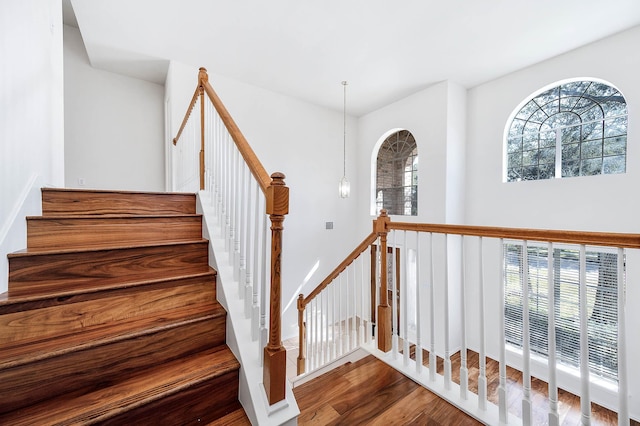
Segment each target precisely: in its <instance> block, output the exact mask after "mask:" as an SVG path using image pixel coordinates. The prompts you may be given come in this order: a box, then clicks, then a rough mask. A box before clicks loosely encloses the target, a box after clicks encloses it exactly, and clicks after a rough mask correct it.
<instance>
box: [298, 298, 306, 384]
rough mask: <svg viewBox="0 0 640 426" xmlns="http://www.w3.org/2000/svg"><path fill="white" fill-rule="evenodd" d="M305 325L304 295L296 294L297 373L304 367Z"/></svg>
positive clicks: (302, 370) (302, 371)
mask: <svg viewBox="0 0 640 426" xmlns="http://www.w3.org/2000/svg"><path fill="white" fill-rule="evenodd" d="M306 354H307V325H306V324H305V323H304V296H303V295H299V296H298V375H300V374H302V373H304V370H305V369H306Z"/></svg>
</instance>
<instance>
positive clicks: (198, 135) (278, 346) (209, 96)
mask: <svg viewBox="0 0 640 426" xmlns="http://www.w3.org/2000/svg"><path fill="white" fill-rule="evenodd" d="M194 111H198V112H199V114H194ZM173 144H174V145H176V148H177V155H176V156H175V160H174V161H175V162H174V170H175V171H176V173H175V182H174V187H175V189H176V190H180V191H191V190H198V189H200V190H204V191H205V193H206V194H208V196H209V200H210V202H211V205H212V206H213V207H214V209H215V213H216V215H217V218H218V222H219V223H220V224H221V228H222V234H223V237H224V239H225V245H226V248H227V249H228V251H229V252H231V253H232V255H231V256H230V262H231V263H232V266H233V270H234V278H235V279H237V280H238V283H239V285H240V288H239V295H240V297H241V298H244V301H245V303H244V306H245V314H246V317H247V318H251V319H252V338H253V339H254V340H258V341H259V342H260V347H261V348H262V347H264V349H263V354H262V355H263V358H262V361H263V384H264V387H265V391H266V394H267V399H268V401H269V404H271V405H273V404H275V403H276V402H278V401H281V400H283V399H284V398H285V380H286V376H285V372H286V350H285V348H284V346H283V345H282V340H281V290H280V288H281V275H280V264H281V255H282V231H283V222H284V218H285V215H286V214H288V211H289V188H288V187H287V186H286V185H285V182H284V177H285V176H284V175H283V174H282V173H277V172H276V173H273V174H271V176H269V174H268V173H267V171H266V170H265V169H264V167H263V165H262V163H261V162H260V160H259V159H258V158H257V156H256V154H255V153H254V152H253V150H252V149H251V147H250V146H249V143H248V142H247V140H246V139H245V137H244V136H243V134H242V132H241V131H240V130H239V129H238V126H237V125H236V123H235V122H234V120H233V119H232V118H231V116H230V114H229V112H228V111H227V109H226V108H225V106H224V105H223V104H222V102H221V101H220V98H218V96H217V94H216V93H215V91H214V90H213V88H212V87H211V84H210V83H209V79H208V75H207V71H206V70H205V69H204V68H200V72H199V74H198V84H197V87H196V90H195V92H194V94H193V97H192V99H191V102H190V104H189V107H188V109H187V113H186V114H185V117H184V120H183V121H182V124H181V126H180V129H179V130H178V133H177V135H176V137H175V138H174V140H173ZM267 215H268V217H269V219H270V222H271V226H270V229H271V234H270V236H269V235H267V234H268V228H267V221H266V218H267ZM268 240H269V241H271V249H270V250H266V244H267V241H268ZM267 273H268V274H269V277H270V281H269V283H268V285H267V282H266V275H267ZM267 293H268V294H269V297H268V301H267ZM267 309H268V311H269V312H268V315H267ZM267 317H268V319H269V324H268V325H267V324H266V318H267ZM267 335H268V341H267V338H266V336H267Z"/></svg>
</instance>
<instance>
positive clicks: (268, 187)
mask: <svg viewBox="0 0 640 426" xmlns="http://www.w3.org/2000/svg"><path fill="white" fill-rule="evenodd" d="M205 93H206V94H207V96H208V97H209V100H210V101H211V103H212V104H213V106H214V108H215V109H216V111H217V113H218V116H219V117H220V119H221V120H222V122H223V124H224V125H225V127H226V129H227V132H228V133H229V135H230V136H231V138H232V139H233V141H234V143H235V145H236V148H237V149H238V151H239V152H240V154H241V155H242V158H243V159H244V161H245V163H246V165H247V166H248V168H249V170H250V171H251V174H252V175H253V177H254V178H255V179H256V181H257V182H258V185H259V186H260V189H261V190H262V192H263V194H264V196H265V213H266V214H268V215H269V218H270V220H271V265H270V266H271V271H270V276H271V282H270V290H269V291H270V295H269V302H270V306H269V309H270V311H269V312H270V314H269V341H268V343H267V345H266V346H265V347H264V360H263V361H264V362H263V369H262V371H263V386H264V389H265V392H266V394H267V400H268V401H269V404H271V405H273V404H275V403H277V402H279V401H282V400H283V399H284V398H285V390H286V362H287V361H286V349H285V348H284V346H283V345H282V338H281V334H282V333H281V328H282V325H281V318H282V312H281V299H282V292H281V286H282V283H281V279H282V278H281V262H282V260H281V259H282V240H283V238H282V231H283V229H284V226H283V223H284V219H285V216H286V215H287V214H288V213H289V188H288V187H287V186H286V184H285V182H284V178H285V176H284V174H282V173H279V172H276V173H273V174H272V175H271V176H269V174H268V173H267V171H266V170H265V168H264V167H263V165H262V163H261V162H260V160H259V159H258V157H257V156H256V154H255V152H254V151H253V149H252V148H251V146H249V143H248V142H247V140H246V139H245V137H244V135H243V134H242V132H241V131H240V129H239V128H238V126H237V125H236V123H235V121H234V120H233V118H231V115H230V114H229V111H227V109H226V107H225V106H224V104H223V103H222V101H221V100H220V98H219V97H218V95H217V94H216V92H215V91H214V90H213V87H211V84H209V76H208V74H207V70H206V69H205V68H200V70H199V73H198V86H197V87H196V90H195V93H194V94H193V97H192V98H191V103H190V104H189V108H188V110H187V113H186V115H185V117H184V120H183V121H182V125H181V126H180V130H179V131H178V134H177V135H176V137H175V138H174V139H173V144H174V145H176V144H177V142H178V140H179V139H180V135H181V134H182V131H183V130H184V128H185V127H186V125H187V122H188V121H189V118H190V116H191V113H192V111H193V109H194V107H195V104H196V102H197V99H198V96H200V153H199V160H200V161H199V163H200V189H201V190H204V189H205V137H206V136H205V135H206V132H205V130H206V129H205V103H204V96H205Z"/></svg>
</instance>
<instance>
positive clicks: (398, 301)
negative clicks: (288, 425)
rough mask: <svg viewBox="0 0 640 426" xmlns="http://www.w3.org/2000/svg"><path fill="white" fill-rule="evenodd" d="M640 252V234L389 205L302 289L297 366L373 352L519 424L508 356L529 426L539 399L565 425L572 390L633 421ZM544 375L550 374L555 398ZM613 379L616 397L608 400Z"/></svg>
mask: <svg viewBox="0 0 640 426" xmlns="http://www.w3.org/2000/svg"><path fill="white" fill-rule="evenodd" d="M639 248H640V235H638V234H614V233H595V232H571V231H549V230H534V229H514V228H497V227H478V226H458V225H433V224H418V223H400V222H392V221H391V220H390V219H389V217H387V215H386V214H385V212H384V211H382V214H381V216H380V217H378V218H377V219H376V220H374V221H373V232H372V234H370V235H369V236H368V237H367V238H365V239H364V240H363V242H362V243H361V244H360V245H359V246H358V247H357V248H356V249H355V250H354V251H353V252H352V253H351V254H350V255H349V256H348V257H347V258H346V259H345V261H344V262H342V264H341V265H340V266H339V267H338V268H336V269H335V270H334V271H333V272H332V273H331V274H330V275H329V276H328V277H327V278H326V279H325V280H323V281H322V283H321V284H320V285H319V286H318V287H317V288H316V289H315V290H314V291H313V292H311V293H310V294H309V295H308V296H307V297H304V296H303V295H300V297H299V299H298V313H299V315H298V317H299V327H300V336H299V340H300V345H299V348H300V349H299V351H300V352H299V356H298V374H309V373H311V372H313V371H315V370H318V369H320V368H321V367H323V366H326V365H327V364H330V363H332V362H334V361H335V360H336V359H337V358H340V357H341V356H342V355H344V354H346V353H348V352H349V351H352V350H354V349H356V348H364V349H366V350H369V351H370V352H372V353H374V354H376V355H378V356H380V357H381V358H382V359H384V360H385V361H386V362H388V363H389V364H391V365H392V366H394V367H396V368H397V369H398V370H400V371H402V372H403V373H405V374H407V375H409V376H411V377H412V378H414V379H415V380H416V381H418V382H419V383H422V384H423V385H425V386H426V387H428V388H430V389H431V390H433V391H435V392H436V393H438V394H440V395H441V396H442V397H444V398H446V399H448V400H449V401H450V402H452V403H454V404H455V405H457V406H458V407H460V408H461V409H462V410H464V411H466V412H467V413H469V414H471V415H473V416H475V417H476V418H478V419H479V420H481V421H483V422H485V423H487V424H498V423H500V424H509V423H519V421H520V420H519V419H516V420H514V419H515V417H511V418H510V416H509V415H508V411H509V406H510V405H511V409H513V405H514V404H512V401H513V398H514V396H513V394H511V395H510V394H509V393H510V391H511V387H510V386H508V381H507V365H509V368H511V367H513V368H516V369H517V370H519V371H521V375H522V397H521V398H519V399H521V401H519V403H518V404H517V405H518V409H517V410H515V411H516V412H517V415H516V416H517V417H520V418H521V419H522V424H525V425H529V424H533V423H535V421H534V419H533V414H534V409H535V412H536V413H539V412H540V410H543V411H547V412H548V416H547V417H548V420H546V421H548V423H549V424H550V425H558V424H559V423H560V411H559V403H558V388H559V387H562V388H563V389H566V390H569V391H570V392H572V393H574V394H576V395H578V396H579V398H580V406H581V416H582V419H581V420H582V424H589V422H590V419H591V401H592V399H595V400H598V401H594V402H597V403H599V404H601V405H605V406H606V405H608V406H609V407H611V408H613V409H614V410H615V411H617V412H618V423H619V424H620V425H628V424H629V407H628V397H629V395H628V383H627V355H626V342H627V339H628V338H629V336H627V333H626V322H625V309H626V306H625V298H626V297H625V286H626V279H627V261H628V259H633V260H637V259H638V254H640V252H639V251H638V249H639ZM474 352H475V353H477V359H478V361H477V365H473V366H472V365H471V364H470V362H471V361H470V359H468V356H467V354H468V353H471V354H473V353H474ZM453 358H455V362H453V363H452V359H453ZM474 360H475V357H474ZM494 360H495V361H497V363H498V365H499V368H498V370H499V374H498V375H499V379H498V380H497V392H495V393H493V394H492V393H491V392H488V377H487V362H488V361H491V362H494ZM474 362H475V361H474ZM438 364H440V365H439V366H440V367H441V370H439V369H437V368H436V366H437V365H438ZM454 365H455V366H457V365H459V371H454V370H453V366H454ZM440 371H441V373H440ZM532 378H538V379H540V380H543V381H546V382H547V383H548V394H547V396H548V403H547V402H544V404H546V407H542V408H541V407H539V406H538V405H539V404H541V402H540V401H539V399H538V398H535V399H534V398H533V396H532V388H531V382H532ZM470 379H472V380H470ZM471 382H473V383H474V384H473V385H471ZM476 384H477V385H476ZM495 384H496V383H494V385H495ZM491 387H492V388H494V387H495V386H491ZM600 388H605V389H608V390H609V394H611V395H615V394H617V400H616V398H615V396H614V397H612V398H613V401H611V400H609V401H604V402H603V401H600V400H603V399H604V400H606V399H607V392H598V389H600ZM516 397H517V395H516ZM534 405H536V406H535V407H534Z"/></svg>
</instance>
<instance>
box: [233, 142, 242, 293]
mask: <svg viewBox="0 0 640 426" xmlns="http://www.w3.org/2000/svg"><path fill="white" fill-rule="evenodd" d="M240 159H241V156H240V152H239V151H238V149H237V148H236V146H235V145H233V177H232V179H233V192H232V193H231V205H232V212H233V214H232V216H231V217H232V222H231V224H232V227H231V228H232V241H231V244H232V247H233V263H232V266H233V278H234V279H235V280H236V281H238V282H240V227H241V219H240V213H241V210H242V206H241V202H242V196H240V193H241V191H242V189H241V188H242V187H241V183H240ZM241 285H242V287H244V283H242V284H241ZM240 293H242V292H240Z"/></svg>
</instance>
